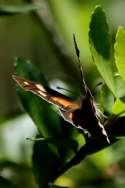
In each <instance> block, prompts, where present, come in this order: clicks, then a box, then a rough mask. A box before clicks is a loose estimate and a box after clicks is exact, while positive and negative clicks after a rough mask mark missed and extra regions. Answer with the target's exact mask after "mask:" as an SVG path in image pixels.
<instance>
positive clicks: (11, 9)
mask: <svg viewBox="0 0 125 188" xmlns="http://www.w3.org/2000/svg"><path fill="white" fill-rule="evenodd" d="M40 8H41V5H40V4H37V5H36V4H24V5H18V6H17V5H0V16H12V15H16V14H22V13H29V12H32V11H36V10H38V9H40Z"/></svg>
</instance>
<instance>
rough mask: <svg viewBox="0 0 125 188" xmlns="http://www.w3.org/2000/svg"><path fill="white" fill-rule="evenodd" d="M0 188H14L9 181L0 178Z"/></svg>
mask: <svg viewBox="0 0 125 188" xmlns="http://www.w3.org/2000/svg"><path fill="white" fill-rule="evenodd" d="M0 188H16V186H15V185H13V184H12V183H11V182H10V181H9V180H7V179H5V178H3V177H2V176H0Z"/></svg>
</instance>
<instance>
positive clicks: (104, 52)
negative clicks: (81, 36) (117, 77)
mask: <svg viewBox="0 0 125 188" xmlns="http://www.w3.org/2000/svg"><path fill="white" fill-rule="evenodd" d="M89 42H90V50H91V54H92V57H93V60H94V62H95V64H96V66H97V69H98V71H99V73H100V74H101V76H102V77H103V79H104V80H105V83H106V84H107V86H108V87H109V89H110V90H111V91H112V92H113V94H114V95H115V96H117V93H116V90H115V84H114V83H115V82H114V73H113V67H112V64H111V37H110V33H109V27H108V24H107V20H106V16H105V12H104V11H103V10H102V8H101V6H96V7H95V10H94V12H93V14H92V17H91V21H90V31H89Z"/></svg>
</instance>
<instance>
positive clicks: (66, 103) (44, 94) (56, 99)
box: [13, 75, 80, 111]
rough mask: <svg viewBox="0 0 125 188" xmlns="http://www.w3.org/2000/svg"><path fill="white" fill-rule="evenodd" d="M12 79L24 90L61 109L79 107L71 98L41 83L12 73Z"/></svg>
mask: <svg viewBox="0 0 125 188" xmlns="http://www.w3.org/2000/svg"><path fill="white" fill-rule="evenodd" d="M13 79H14V80H15V81H16V82H17V83H18V85H20V87H22V88H23V89H24V90H26V91H30V92H32V93H34V94H36V95H38V96H40V97H41V98H43V99H44V100H46V101H47V102H49V103H51V104H54V105H57V106H58V107H59V108H60V109H61V110H63V111H68V110H69V111H70V110H72V111H74V110H75V109H78V108H80V104H79V103H77V102H75V101H73V100H72V99H71V98H69V97H67V96H65V95H63V94H61V93H59V92H57V91H55V90H52V89H51V88H48V87H44V86H42V85H41V84H38V83H35V82H33V81H30V80H27V79H25V78H22V77H19V76H16V75H13Z"/></svg>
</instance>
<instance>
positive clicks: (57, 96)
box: [12, 36, 110, 144]
mask: <svg viewBox="0 0 125 188" xmlns="http://www.w3.org/2000/svg"><path fill="white" fill-rule="evenodd" d="M74 44H75V50H76V55H77V57H78V61H79V68H80V74H81V79H82V88H83V92H84V95H85V97H84V98H83V99H82V101H81V102H80V103H78V102H76V101H74V100H73V99H71V98H70V97H68V96H65V95H63V94H61V93H59V92H58V91H56V90H53V89H51V88H49V87H46V86H43V85H41V84H39V83H36V82H33V81H31V80H27V79H25V78H23V77H19V76H16V75H13V76H12V77H13V79H14V80H15V81H16V82H17V84H18V85H19V86H20V87H21V88H23V89H24V90H26V91H29V92H32V93H34V94H35V95H38V96H39V97H41V98H42V99H43V100H45V101H47V102H48V103H51V104H53V105H56V106H57V107H58V108H59V111H60V114H61V116H62V117H63V118H64V120H65V121H68V122H69V123H71V124H72V125H74V126H75V127H76V128H78V129H79V130H81V131H82V132H83V134H84V135H85V136H86V135H88V133H89V134H90V135H91V137H92V138H95V139H97V140H98V141H99V142H101V143H105V144H109V143H110V140H109V138H108V135H107V133H106V130H105V129H104V127H103V125H102V124H101V122H100V119H99V116H98V110H97V107H96V104H95V102H94V99H93V96H92V94H91V91H90V89H89V88H88V86H87V84H86V82H85V80H84V76H83V70H82V66H81V63H80V51H79V49H78V47H77V43H76V40H75V36H74ZM86 133H87V134H86Z"/></svg>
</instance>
